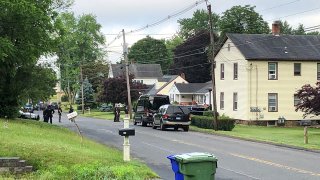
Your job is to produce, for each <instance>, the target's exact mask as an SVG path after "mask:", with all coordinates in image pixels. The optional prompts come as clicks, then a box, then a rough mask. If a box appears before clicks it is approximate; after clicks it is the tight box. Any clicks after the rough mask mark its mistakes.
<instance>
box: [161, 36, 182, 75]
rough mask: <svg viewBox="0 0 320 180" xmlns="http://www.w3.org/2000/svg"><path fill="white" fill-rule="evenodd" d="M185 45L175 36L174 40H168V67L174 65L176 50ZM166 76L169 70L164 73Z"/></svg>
mask: <svg viewBox="0 0 320 180" xmlns="http://www.w3.org/2000/svg"><path fill="white" fill-rule="evenodd" d="M182 43H183V39H182V38H181V37H179V36H174V37H173V38H172V39H169V40H166V48H167V50H168V59H169V62H168V67H170V66H171V65H172V64H173V59H174V49H175V48H176V47H177V46H179V45H180V44H182ZM163 73H164V74H168V73H169V72H168V70H167V71H166V70H164V71H163Z"/></svg>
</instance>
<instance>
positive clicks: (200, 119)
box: [191, 115, 236, 131]
mask: <svg viewBox="0 0 320 180" xmlns="http://www.w3.org/2000/svg"><path fill="white" fill-rule="evenodd" d="M235 121H236V120H235V119H231V118H230V117H227V116H225V115H222V116H219V117H218V130H223V131H232V129H233V128H234V127H235ZM191 124H192V125H194V126H197V127H199V128H204V129H214V126H213V116H212V115H207V116H206V115H204V116H192V118H191Z"/></svg>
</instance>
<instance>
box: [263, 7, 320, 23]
mask: <svg viewBox="0 0 320 180" xmlns="http://www.w3.org/2000/svg"><path fill="white" fill-rule="evenodd" d="M318 9H320V7H317V8H313V9H309V10H306V11H301V12H297V13H294V14H289V15H286V16H282V17H278V18H276V19H270V20H267V21H275V20H279V19H282V18H286V17H290V16H295V15H298V14H303V13H307V12H311V11H315V10H318Z"/></svg>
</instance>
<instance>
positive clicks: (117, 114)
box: [113, 107, 120, 122]
mask: <svg viewBox="0 0 320 180" xmlns="http://www.w3.org/2000/svg"><path fill="white" fill-rule="evenodd" d="M113 121H114V122H120V108H119V107H115V108H114V119H113Z"/></svg>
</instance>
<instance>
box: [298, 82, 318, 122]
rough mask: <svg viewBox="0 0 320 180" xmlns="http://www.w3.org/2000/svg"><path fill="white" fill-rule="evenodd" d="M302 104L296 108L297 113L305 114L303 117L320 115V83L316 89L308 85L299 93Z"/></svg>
mask: <svg viewBox="0 0 320 180" xmlns="http://www.w3.org/2000/svg"><path fill="white" fill-rule="evenodd" d="M297 96H298V98H299V99H300V102H299V103H298V104H297V106H296V111H299V110H300V111H302V112H304V114H303V117H304V118H305V117H307V116H308V115H315V116H319V115H320V103H319V102H320V82H319V81H318V82H317V83H316V86H315V87H312V86H311V85H310V84H306V85H304V86H302V87H301V89H299V90H298V91H297Z"/></svg>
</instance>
